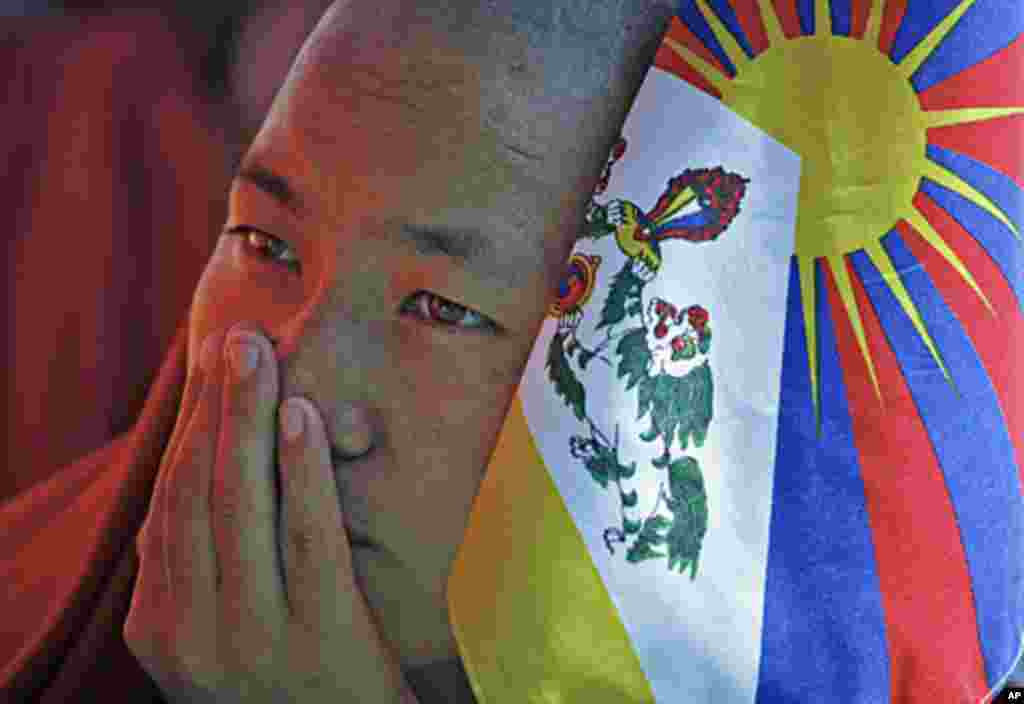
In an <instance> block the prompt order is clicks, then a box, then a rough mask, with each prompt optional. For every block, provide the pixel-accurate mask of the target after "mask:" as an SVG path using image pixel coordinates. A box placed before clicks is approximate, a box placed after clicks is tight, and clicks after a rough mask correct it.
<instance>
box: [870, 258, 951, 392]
mask: <svg viewBox="0 0 1024 704" xmlns="http://www.w3.org/2000/svg"><path fill="white" fill-rule="evenodd" d="M864 251H865V253H867V255H868V257H869V258H870V259H871V261H872V262H873V263H874V265H875V267H877V269H878V271H879V273H881V275H882V280H883V281H884V282H885V284H886V285H888V287H889V290H890V291H892V293H893V295H894V296H896V300H897V301H899V304H900V306H901V307H902V308H903V310H904V312H906V314H907V315H908V316H909V317H910V322H911V323H912V324H913V326H914V328H915V329H916V330H917V334H918V335H920V336H921V340H922V341H923V342H924V344H925V346H926V347H927V348H928V351H929V352H931V353H932V358H933V359H935V362H936V364H938V365H939V368H940V369H941V370H942V375H943V376H944V377H946V381H947V382H949V385H950V387H951V388H952V389H953V391H954V393H956V394H957V396H958V397H959V395H960V392H959V391H958V390H957V388H956V386H955V385H954V384H953V380H952V377H951V376H950V374H949V370H948V369H947V368H946V363H945V362H944V361H943V359H942V355H940V354H939V350H938V347H937V346H936V345H935V341H934V340H933V339H932V336H931V334H930V333H929V332H928V329H927V328H926V327H925V325H924V320H922V318H921V313H920V312H919V311H918V310H917V306H915V305H914V301H913V299H912V298H911V297H910V292H908V291H907V289H906V287H905V286H904V285H903V280H902V279H900V276H899V274H898V273H896V267H895V266H893V263H892V259H890V258H889V254H888V252H886V251H885V249H883V248H882V243H881V242H879V241H877V240H876V241H874V242H869V243H868V244H867V246H865V247H864Z"/></svg>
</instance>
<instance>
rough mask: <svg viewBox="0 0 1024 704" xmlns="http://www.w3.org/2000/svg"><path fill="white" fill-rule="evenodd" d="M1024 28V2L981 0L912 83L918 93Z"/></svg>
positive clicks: (991, 51)
mask: <svg viewBox="0 0 1024 704" xmlns="http://www.w3.org/2000/svg"><path fill="white" fill-rule="evenodd" d="M911 4H913V3H911ZM1022 31H1024V3H1022V2H1021V1H1020V0H977V2H975V3H974V4H973V5H972V6H971V7H970V9H968V10H967V12H965V13H964V15H963V17H961V18H960V21H959V22H957V23H956V26H955V27H953V31H951V32H950V33H949V34H948V35H947V36H946V38H945V39H943V40H942V42H941V43H940V44H939V45H938V47H936V49H935V51H934V52H932V55H931V56H929V57H928V59H927V60H925V62H924V63H923V64H921V68H919V69H918V70H917V71H915V72H914V75H913V76H912V77H911V79H910V82H911V83H912V84H913V85H914V88H916V89H917V91H918V92H921V91H923V90H927V89H929V88H931V87H932V86H933V85H935V84H936V83H940V82H941V81H944V80H946V79H947V78H949V77H950V76H953V75H955V74H957V73H960V72H961V71H963V70H965V69H967V68H970V67H971V66H974V65H975V64H977V63H979V62H981V61H984V60H985V59H987V58H988V57H990V56H992V55H993V54H995V53H996V52H997V51H999V50H1000V49H1002V48H1003V47H1005V46H1007V45H1009V44H1010V43H1011V42H1012V41H1013V40H1014V39H1016V38H1017V37H1018V36H1020V33H1021V32H1022ZM965 97H968V96H965Z"/></svg>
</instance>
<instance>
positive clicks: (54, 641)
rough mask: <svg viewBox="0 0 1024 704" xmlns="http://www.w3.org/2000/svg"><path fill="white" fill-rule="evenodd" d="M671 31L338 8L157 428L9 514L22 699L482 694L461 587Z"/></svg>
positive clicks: (564, 13)
mask: <svg viewBox="0 0 1024 704" xmlns="http://www.w3.org/2000/svg"><path fill="white" fill-rule="evenodd" d="M672 9H673V8H672V4H671V3H669V2H664V1H662V0H587V1H586V2H583V1H579V2H574V1H571V0H554V1H550V2H533V1H526V2H508V3H491V2H480V1H479V0H444V1H443V2H442V1H440V0H438V1H436V2H420V1H417V2H403V1H402V0H350V1H348V2H336V3H335V4H334V5H332V6H331V8H330V9H329V10H328V11H327V13H326V14H325V15H324V16H323V18H322V19H321V21H320V23H319V24H318V25H317V27H316V29H315V30H314V31H313V33H312V35H311V36H310V38H309V39H308V40H307V42H306V44H305V45H304V47H303V49H302V50H301V52H300V53H299V55H298V56H297V58H296V60H295V63H294V65H293V67H292V70H291V72H290V73H289V75H288V77H287V79H286V81H285V83H284V85H283V87H282V88H281V90H280V92H279V93H278V95H277V97H276V99H275V101H274V103H273V105H272V107H271V110H270V113H269V115H268V116H267V118H266V121H265V122H264V124H263V126H262V128H261V130H260V131H259V133H258V135H257V136H256V138H255V141H254V143H253V144H252V146H251V148H250V149H249V151H248V152H247V154H246V156H245V158H244V159H243V161H242V164H241V166H240V168H239V170H238V172H237V176H236V177H235V180H234V182H233V186H232V190H231V194H230V205H229V212H228V218H227V222H226V224H225V227H224V230H223V234H222V235H221V237H220V239H219V241H218V243H217V245H216V248H215V250H214V253H213V255H212V257H211V259H210V260H209V262H208V264H207V266H206V269H205V271H204V273H203V275H202V277H201V279H200V282H199V285H198V288H197V289H196V291H195V294H194V297H193V299H192V304H191V308H190V311H189V315H188V318H187V325H183V326H182V328H180V329H179V331H178V335H177V338H176V339H175V341H174V343H173V344H172V346H171V348H170V350H169V352H168V355H167V357H166V359H165V361H164V364H163V366H162V368H161V370H160V373H159V375H158V377H157V380H156V382H155V383H154V384H153V386H152V387H151V389H150V392H149V395H148V397H147V399H146V403H145V406H144V409H143V412H142V415H141V417H140V418H139V420H138V422H137V423H136V424H135V426H134V428H133V429H132V430H131V432H129V433H126V434H124V435H121V436H119V437H118V438H116V439H115V440H114V441H113V442H112V443H110V444H109V445H107V446H106V447H104V448H102V449H101V450H98V451H97V452H94V453H93V454H91V455H89V456H87V457H86V458H84V459H83V460H81V461H80V462H78V463H75V464H72V465H69V466H67V467H65V468H64V469H63V470H62V471H61V472H59V473H58V474H57V475H56V476H54V477H53V478H52V479H50V480H49V481H46V482H44V483H41V484H38V485H36V486H34V487H32V489H31V490H29V491H27V492H25V493H23V494H21V495H19V496H17V497H15V498H14V499H13V500H11V501H9V502H6V503H4V504H3V505H2V506H0V535H2V536H3V540H4V541H6V543H5V545H4V550H3V552H2V553H0V554H2V557H0V581H2V583H3V585H4V590H5V594H4V607H5V608H4V613H3V622H4V626H3V629H0V700H2V701H4V702H27V701H31V702H42V703H44V704H50V703H55V702H75V701H93V700H94V699H96V698H97V697H101V698H102V699H103V700H104V701H110V702H119V701H123V702H128V701H130V702H150V701H152V702H159V701H165V702H176V703H177V702H182V703H184V702H190V703H191V702H204V703H207V702H208V703H213V702H216V703H220V702H246V703H251V702H285V701H287V702H301V703H303V704H309V703H311V702H314V703H315V702H332V703H333V702H374V703H376V702H420V703H421V704H428V703H430V702H473V701H474V697H473V693H472V692H471V689H470V686H469V684H468V681H467V678H466V676H465V673H464V672H463V670H462V665H461V662H460V660H459V657H458V650H457V647H456V643H455V640H454V638H453V636H452V631H451V628H450V624H449V618H448V613H447V608H446V600H445V585H446V578H447V574H448V571H449V568H450V565H451V563H452V560H453V558H454V557H455V555H456V551H457V549H458V547H459V545H460V542H461V539H462V535H463V531H464V529H465V526H466V523H467V519H468V515H469V511H470V507H471V505H472V503H473V499H474V496H475V493H476V491H477V488H478V486H479V484H480V481H481V478H482V474H483V472H484V469H485V467H486V465H487V461H488V457H489V454H490V452H491V450H492V448H493V444H494V442H495V440H496V437H497V434H498V431H499V429H500V427H501V423H502V420H503V418H504V416H505V413H506V410H507V407H508V404H509V402H510V401H511V399H512V397H513V394H514V392H515V389H516V386H517V383H518V381H519V379H520V377H521V374H522V371H523V369H524V365H525V362H526V360H527V357H528V355H529V352H530V350H531V347H532V345H533V342H534V339H535V336H536V334H537V332H538V330H539V328H540V324H541V322H542V320H543V318H544V315H545V312H546V309H547V307H548V305H549V303H550V302H551V300H552V298H553V296H554V292H555V290H556V287H557V284H558V281H559V279H560V277H561V274H562V271H563V268H564V264H565V262H566V260H567V257H568V255H569V253H570V251H571V248H572V244H573V240H574V237H575V235H576V233H577V232H578V231H579V228H580V226H581V224H582V220H583V215H584V208H585V204H586V201H587V198H588V196H589V194H590V193H591V191H592V190H593V188H594V186H595V184H596V182H597V180H598V178H599V176H600V172H601V167H602V166H603V164H604V161H605V157H606V155H607V154H608V152H609V149H610V148H611V147H612V145H613V144H614V142H615V139H616V136H617V135H618V132H619V129H620V128H621V125H622V122H623V121H624V119H625V116H626V113H627V111H628V108H629V105H630V103H631V100H632V98H633V96H634V95H635V93H636V91H637V89H638V88H639V86H640V83H641V81H642V79H643V76H644V74H645V72H646V70H647V68H648V67H649V66H650V64H651V61H652V60H653V57H654V53H655V51H656V49H657V47H658V45H659V42H660V39H661V35H662V33H663V31H664V29H665V27H666V26H667V21H668V19H669V17H670V16H671V14H672ZM139 236H142V237H145V236H149V233H139ZM84 410H85V411H86V412H87V409H84Z"/></svg>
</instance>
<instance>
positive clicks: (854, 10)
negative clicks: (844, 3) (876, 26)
mask: <svg viewBox="0 0 1024 704" xmlns="http://www.w3.org/2000/svg"><path fill="white" fill-rule="evenodd" d="M870 11H871V0H850V36H851V37H857V38H859V39H863V38H864V32H865V31H867V28H868V15H869V14H870Z"/></svg>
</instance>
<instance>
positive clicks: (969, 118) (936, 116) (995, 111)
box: [921, 106, 1024, 127]
mask: <svg viewBox="0 0 1024 704" xmlns="http://www.w3.org/2000/svg"><path fill="white" fill-rule="evenodd" d="M1022 113H1024V107H1016V106H1014V107H1009V108H953V109H952V110H930V111H928V112H923V113H921V119H922V121H923V123H924V126H925V127H946V126H947V125H958V124H963V123H967V122H979V121H981V120H992V119H995V118H997V117H1009V116H1011V115H1020V114H1022Z"/></svg>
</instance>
